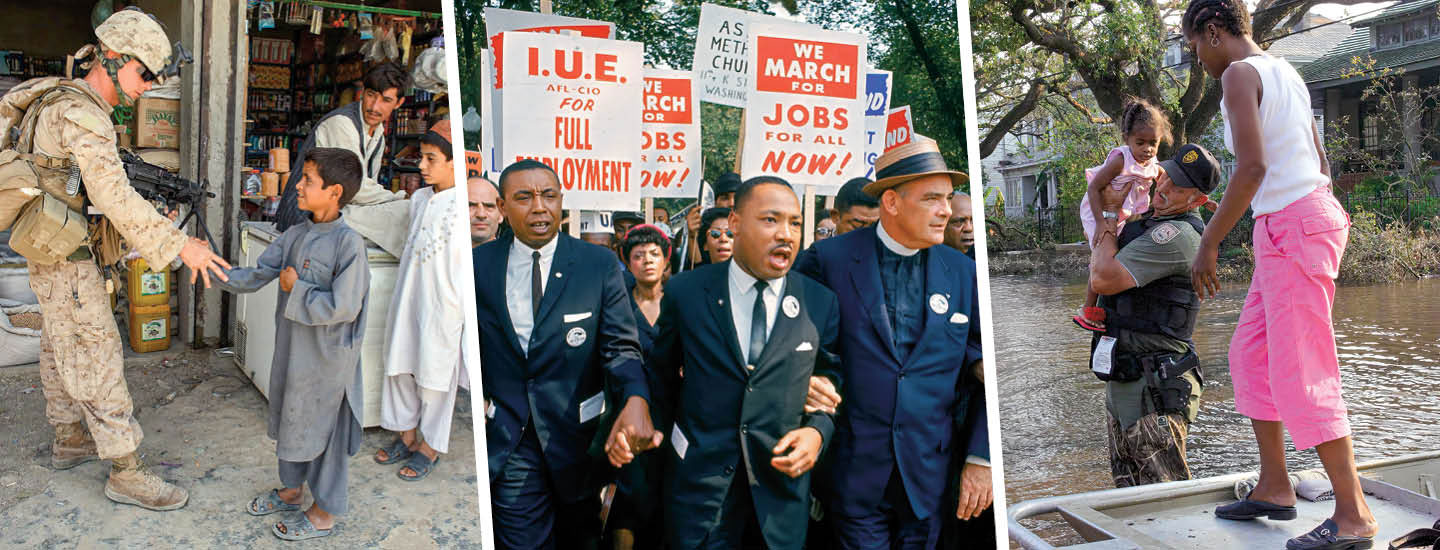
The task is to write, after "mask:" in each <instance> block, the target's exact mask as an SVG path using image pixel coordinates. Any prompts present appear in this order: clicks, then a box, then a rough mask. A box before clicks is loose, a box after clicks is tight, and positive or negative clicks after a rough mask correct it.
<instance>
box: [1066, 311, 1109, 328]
mask: <svg viewBox="0 0 1440 550" xmlns="http://www.w3.org/2000/svg"><path fill="white" fill-rule="evenodd" d="M1070 320H1071V321H1074V322H1075V324H1076V325H1079V326H1080V328H1083V329H1085V330H1088V331H1090V332H1105V308H1102V307H1087V308H1081V310H1080V315H1076V316H1074V317H1071V318H1070Z"/></svg>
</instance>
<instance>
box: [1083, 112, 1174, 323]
mask: <svg viewBox="0 0 1440 550" xmlns="http://www.w3.org/2000/svg"><path fill="white" fill-rule="evenodd" d="M1119 126H1120V137H1121V139H1122V140H1123V141H1124V142H1125V145H1121V146H1119V147H1116V148H1114V149H1111V150H1110V154H1109V155H1106V157H1105V163H1104V164H1101V165H1100V166H1095V167H1093V168H1089V169H1087V170H1085V183H1086V190H1085V197H1084V198H1082V199H1080V224H1081V226H1083V227H1084V228H1085V242H1086V244H1089V245H1090V247H1091V248H1094V246H1095V237H1096V235H1097V231H1096V227H1103V225H1101V224H1099V223H1097V222H1096V220H1099V219H1101V218H1103V217H1104V216H1103V214H1102V213H1101V212H1100V191H1101V189H1103V188H1104V186H1106V185H1109V186H1111V187H1112V188H1114V189H1117V190H1118V189H1124V188H1126V187H1127V186H1129V188H1130V192H1129V193H1128V194H1127V195H1126V196H1125V203H1124V204H1123V205H1122V206H1121V207H1120V211H1119V212H1115V213H1114V214H1115V217H1116V219H1117V226H1116V228H1115V234H1116V235H1119V234H1120V228H1122V227H1124V226H1125V221H1126V220H1128V219H1130V218H1131V217H1132V216H1135V215H1138V214H1142V213H1144V212H1145V211H1147V210H1149V209H1150V188H1151V187H1152V186H1153V185H1154V183H1155V179H1156V178H1158V177H1160V163H1159V162H1156V161H1155V154H1156V153H1157V152H1159V149H1160V143H1161V142H1163V141H1167V140H1169V137H1170V123H1169V121H1167V120H1166V119H1165V115H1164V113H1161V112H1160V110H1159V109H1156V108H1155V107H1154V106H1153V105H1150V104H1149V103H1148V102H1146V101H1144V100H1138V99H1137V100H1132V101H1130V102H1129V103H1126V104H1125V110H1124V112H1122V113H1121V115H1120V120H1119ZM1098 300H1099V295H1097V294H1096V293H1095V290H1094V289H1092V288H1090V287H1089V283H1086V288H1085V307H1084V308H1082V309H1081V310H1080V314H1079V315H1076V316H1074V317H1072V318H1071V319H1072V320H1073V321H1075V324H1077V325H1080V328H1083V329H1086V330H1092V331H1096V332H1104V331H1105V310H1104V309H1102V308H1100V307H1096V302H1097V301H1098Z"/></svg>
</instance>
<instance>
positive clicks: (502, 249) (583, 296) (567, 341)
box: [474, 160, 659, 549]
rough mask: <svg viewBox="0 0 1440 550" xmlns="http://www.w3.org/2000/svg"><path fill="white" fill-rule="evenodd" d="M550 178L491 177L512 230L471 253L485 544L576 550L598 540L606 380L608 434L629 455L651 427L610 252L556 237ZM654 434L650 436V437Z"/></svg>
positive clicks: (527, 174)
mask: <svg viewBox="0 0 1440 550" xmlns="http://www.w3.org/2000/svg"><path fill="white" fill-rule="evenodd" d="M561 203H562V194H561V189H560V182H559V180H558V179H557V178H556V176H555V172H554V171H553V170H551V169H550V167H548V166H546V165H545V164H543V163H540V162H536V161H530V160H522V161H519V162H516V163H514V164H512V165H510V166H509V167H508V168H506V169H505V171H504V172H503V173H501V174H500V198H499V201H498V206H499V207H500V209H501V211H503V212H504V213H505V219H507V220H509V221H510V227H511V228H512V229H513V231H514V234H513V235H510V236H507V237H503V238H500V239H496V240H494V241H491V242H489V243H486V244H484V245H481V246H479V247H476V248H475V251H474V264H475V288H476V293H475V294H476V306H477V307H476V310H477V313H478V314H479V323H480V324H479V329H480V330H479V332H480V353H481V366H480V373H481V379H482V381H483V387H484V391H485V402H486V406H485V409H486V410H485V419H486V420H485V437H486V441H487V444H488V445H487V446H488V448H489V467H490V492H491V501H492V502H491V504H492V508H491V509H492V510H493V512H494V514H493V516H492V517H493V518H494V520H495V544H496V546H498V547H499V548H502V549H504V548H526V549H529V548H565V549H570V548H584V547H586V546H588V545H593V544H594V541H595V540H596V539H597V538H598V536H599V534H600V525H599V518H598V512H599V503H598V500H597V498H596V495H597V493H598V490H599V487H600V485H601V484H602V483H603V481H604V480H603V479H602V475H603V472H604V468H603V467H602V464H600V463H599V462H598V459H599V458H600V457H592V456H590V454H589V453H588V450H589V448H590V444H591V441H592V440H593V439H594V437H595V432H596V428H597V426H598V425H599V423H600V416H601V414H602V413H604V412H605V394H604V392H603V391H602V390H603V389H604V386H605V384H606V382H607V379H608V382H609V383H610V384H612V385H613V386H614V387H619V388H622V392H623V396H622V397H623V399H622V400H621V402H622V403H624V406H623V408H622V409H621V412H620V414H619V416H618V418H617V420H616V422H615V426H614V428H613V430H615V431H617V432H619V433H621V434H622V436H624V437H632V439H630V440H627V442H626V443H627V445H628V446H630V447H632V448H637V449H644V448H648V447H649V446H650V445H653V444H658V443H659V434H658V433H656V432H654V430H653V429H651V425H650V416H649V409H648V401H649V399H650V390H649V384H648V383H647V382H646V380H645V372H644V366H643V364H642V362H641V358H640V345H639V342H638V340H637V336H636V325H635V317H634V313H633V312H632V309H631V307H630V299H629V297H628V295H627V293H626V290H625V283H624V279H623V278H622V277H621V275H620V265H619V263H618V262H616V261H615V254H614V253H613V252H611V251H610V250H609V249H606V248H602V247H599V246H595V245H591V244H587V243H584V242H582V241H580V240H577V239H574V238H572V237H570V236H568V235H563V234H559V226H560V212H561ZM652 437H653V439H652Z"/></svg>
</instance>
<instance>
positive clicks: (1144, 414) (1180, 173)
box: [1090, 144, 1220, 487]
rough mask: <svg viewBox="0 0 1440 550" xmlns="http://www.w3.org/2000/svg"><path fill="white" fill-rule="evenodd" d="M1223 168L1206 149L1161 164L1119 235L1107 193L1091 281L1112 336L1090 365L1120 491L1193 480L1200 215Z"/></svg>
mask: <svg viewBox="0 0 1440 550" xmlns="http://www.w3.org/2000/svg"><path fill="white" fill-rule="evenodd" d="M1219 166H1220V164H1219V163H1218V162H1216V161H1215V157H1213V156H1211V155H1210V153H1209V152H1208V151H1206V150H1205V149H1204V148H1203V147H1200V146H1199V145H1194V144H1190V145H1185V146H1183V147H1180V149H1179V150H1178V151H1177V152H1176V154H1175V158H1174V159H1172V160H1167V161H1165V162H1162V163H1161V164H1160V167H1161V168H1162V170H1161V175H1160V177H1159V179H1158V181H1157V182H1156V183H1155V187H1154V189H1155V198H1154V199H1153V200H1152V201H1151V203H1150V211H1149V212H1148V213H1146V214H1145V215H1144V216H1143V217H1141V218H1140V219H1138V220H1134V221H1131V222H1129V223H1126V224H1125V228H1124V230H1123V231H1120V232H1119V233H1118V234H1117V232H1116V230H1115V226H1116V225H1117V224H1116V221H1117V220H1116V215H1115V212H1116V211H1118V210H1119V203H1120V202H1122V201H1123V199H1124V195H1123V193H1122V192H1117V191H1115V190H1113V189H1109V188H1106V189H1105V190H1104V193H1103V199H1102V200H1103V201H1104V202H1103V204H1102V208H1103V210H1104V212H1103V213H1104V218H1105V219H1104V220H1101V221H1102V223H1101V224H1100V225H1098V226H1097V227H1096V233H1099V234H1100V236H1099V237H1097V240H1096V245H1095V248H1094V251H1093V252H1092V253H1091V261H1090V281H1091V286H1092V288H1094V289H1095V292H1097V293H1099V294H1100V295H1101V297H1100V302H1099V303H1100V306H1101V307H1103V308H1104V309H1105V332H1104V333H1103V334H1096V335H1095V337H1094V342H1093V352H1092V354H1091V358H1090V368H1091V370H1092V372H1094V373H1095V376H1096V377H1097V378H1099V379H1101V380H1104V381H1106V384H1105V410H1106V416H1107V422H1106V425H1107V427H1108V433H1109V437H1108V441H1109V447H1110V470H1111V474H1112V475H1113V477H1114V481H1115V486H1116V487H1130V486H1135V485H1145V484H1149V483H1160V482H1164V481H1178V480H1184V479H1190V467H1189V465H1188V464H1187V463H1186V461H1185V436H1186V434H1187V433H1188V432H1189V429H1190V423H1192V422H1194V421H1195V415H1196V413H1197V412H1198V411H1199V408H1200V393H1201V391H1202V388H1203V386H1204V384H1203V381H1202V379H1201V375H1200V359H1199V357H1197V356H1196V355H1195V344H1194V342H1193V341H1192V340H1191V335H1192V334H1193V333H1194V331H1195V319H1196V315H1197V313H1198V312H1199V306H1200V298H1199V296H1198V295H1197V294H1196V293H1195V289H1194V287H1193V286H1192V285H1191V281H1190V263H1191V261H1192V260H1193V259H1194V258H1195V255H1196V254H1197V253H1198V252H1199V250H1200V234H1201V233H1203V232H1204V229H1205V225H1204V222H1202V221H1201V220H1200V215H1199V213H1197V211H1196V210H1197V209H1198V208H1199V207H1200V206H1202V205H1204V204H1205V203H1206V201H1207V200H1208V198H1207V197H1206V195H1207V194H1208V193H1209V192H1211V191H1214V190H1215V187H1216V186H1218V185H1219V184H1220V168H1219ZM1122 191H1123V190H1122Z"/></svg>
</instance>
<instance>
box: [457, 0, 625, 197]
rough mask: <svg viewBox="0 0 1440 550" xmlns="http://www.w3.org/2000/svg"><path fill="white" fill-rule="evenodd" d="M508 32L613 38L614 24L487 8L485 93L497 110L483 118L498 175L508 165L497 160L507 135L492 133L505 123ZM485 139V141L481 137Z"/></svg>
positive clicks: (495, 170) (494, 169)
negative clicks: (504, 72) (504, 71)
mask: <svg viewBox="0 0 1440 550" xmlns="http://www.w3.org/2000/svg"><path fill="white" fill-rule="evenodd" d="M507 32H538V33H551V34H561V33H572V32H573V33H578V34H579V35H580V36H589V37H592V38H614V36H615V24H614V23H611V22H608V21H597V20H594V19H582V18H579V17H565V16H563V15H554V14H549V13H535V12H529V11H516V10H507V9H502V8H485V33H486V36H487V37H488V39H489V43H490V50H489V53H490V55H489V57H488V59H489V62H490V64H489V65H488V66H487V67H486V68H487V69H488V70H489V74H488V75H487V80H486V81H485V82H486V83H487V88H486V90H485V92H486V93H487V94H490V99H489V101H490V104H489V106H491V107H494V109H492V110H491V113H489V114H486V115H483V116H486V117H488V119H489V122H490V125H491V128H492V132H491V136H490V137H491V140H490V143H493V144H494V145H493V146H492V147H493V149H492V150H491V152H490V155H491V158H490V162H491V166H490V171H491V172H496V173H499V171H500V170H502V169H504V168H505V166H504V165H503V164H502V163H501V162H500V161H499V159H497V158H496V157H497V155H496V153H498V152H499V151H500V143H501V142H502V141H504V140H505V136H504V135H502V134H500V133H496V132H494V131H493V130H494V129H499V128H500V127H501V126H502V125H503V124H504V122H503V121H502V118H503V117H504V112H503V111H501V110H500V108H499V107H500V102H501V96H503V95H504V81H503V79H502V68H503V66H504V61H505V57H504V47H505V39H504V37H502V36H501V34H503V33H507ZM481 139H482V140H484V138H483V137H482V138H481Z"/></svg>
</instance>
